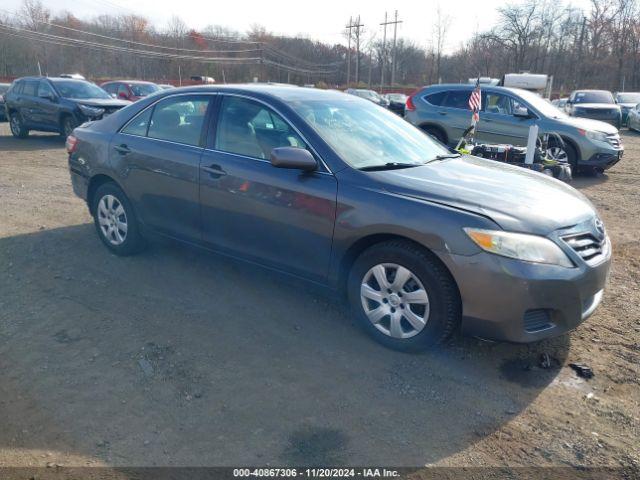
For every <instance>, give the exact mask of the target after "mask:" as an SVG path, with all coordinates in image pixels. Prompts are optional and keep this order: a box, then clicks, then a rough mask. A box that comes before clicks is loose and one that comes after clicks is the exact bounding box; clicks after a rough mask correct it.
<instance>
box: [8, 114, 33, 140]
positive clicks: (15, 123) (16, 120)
mask: <svg viewBox="0 0 640 480" xmlns="http://www.w3.org/2000/svg"><path fill="white" fill-rule="evenodd" d="M9 128H10V130H11V134H12V135H13V136H14V137H16V138H27V137H28V136H29V129H28V128H26V127H25V126H24V122H23V121H22V116H21V115H20V113H18V112H12V113H11V114H10V115H9Z"/></svg>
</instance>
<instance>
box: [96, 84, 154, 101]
mask: <svg viewBox="0 0 640 480" xmlns="http://www.w3.org/2000/svg"><path fill="white" fill-rule="evenodd" d="M101 87H102V88H103V89H104V90H105V91H106V92H107V93H109V94H111V95H112V96H114V98H119V99H120V100H129V101H131V102H135V101H137V100H140V99H141V98H144V97H146V96H147V95H151V94H152V93H156V92H159V91H160V90H161V88H160V87H159V86H158V85H156V84H155V83H153V82H143V81H140V80H117V81H113V82H106V83H103V84H102V85H101Z"/></svg>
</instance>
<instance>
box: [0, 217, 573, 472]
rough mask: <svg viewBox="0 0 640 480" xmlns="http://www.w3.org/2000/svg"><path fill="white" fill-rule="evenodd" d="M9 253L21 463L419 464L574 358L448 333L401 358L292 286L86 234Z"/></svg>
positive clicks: (4, 438) (44, 237)
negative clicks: (132, 251) (68, 458)
mask: <svg viewBox="0 0 640 480" xmlns="http://www.w3.org/2000/svg"><path fill="white" fill-rule="evenodd" d="M0 258H3V259H5V260H4V261H3V262H2V264H1V266H0V291H1V292H3V294H2V296H1V297H0V304H1V308H0V322H1V325H2V329H1V330H0V364H1V365H2V368H1V369H0V382H1V384H2V385H3V395H2V397H1V398H0V409H1V415H2V418H4V420H3V428H2V429H1V431H0V445H2V448H3V449H9V450H11V451H39V450H44V451H47V450H56V451H61V452H74V453H77V454H80V455H83V456H85V457H89V458H93V459H97V460H99V461H103V462H107V463H108V464H110V465H116V466H117V465H121V466H122V465H266V464H271V465H284V464H290V465H337V464H341V465H344V464H351V465H371V464H377V465H397V466H421V465H424V464H426V463H432V462H435V461H437V460H439V459H443V458H445V457H448V456H450V455H452V454H454V453H456V452H460V451H462V450H464V449H465V448H467V447H468V446H470V445H471V444H473V443H475V442H477V441H479V440H481V439H482V438H484V437H485V436H487V435H490V434H491V433H492V432H493V431H495V430H496V429H497V428H499V427H501V426H502V425H503V424H505V423H506V422H509V421H510V420H512V419H513V418H515V416H517V415H518V413H519V412H521V411H522V410H523V409H525V408H527V406H528V405H529V404H530V403H531V402H532V401H533V400H534V399H535V398H536V397H537V396H538V395H539V393H540V392H541V391H542V390H543V389H544V388H545V387H546V386H547V385H548V384H549V383H550V382H551V381H552V380H553V379H554V378H555V377H556V375H557V373H558V371H559V368H560V366H561V365H562V364H563V363H564V362H565V360H566V357H567V354H568V351H569V347H570V342H569V338H568V337H566V336H564V337H560V338H557V339H553V340H550V341H546V342H542V343H538V344H535V345H529V346H522V345H509V344H492V343H488V342H482V341H479V340H476V339H468V338H460V337H455V338H453V339H452V340H451V341H450V342H449V344H448V345H445V346H443V347H442V348H440V349H438V350H436V351H433V352H430V353H425V354H418V355H408V354H402V353H398V352H394V351H391V350H387V349H385V348H383V347H381V346H379V345H378V344H376V343H374V342H373V341H372V340H370V339H369V338H368V337H367V336H366V335H365V334H364V333H363V332H362V331H361V330H360V329H359V328H358V327H357V326H355V325H354V324H353V323H352V322H351V320H350V318H349V315H348V313H347V311H346V309H345V307H344V306H343V304H342V303H341V302H340V301H338V300H336V299H334V298H333V297H332V296H329V295H327V294H326V293H322V292H319V291H315V290H314V289H310V288H307V286H306V285H304V284H303V283H301V282H299V281H297V280H292V279H289V278H285V277H282V276H281V275H277V274H274V273H270V272H267V271H265V270H262V269H259V268H257V267H253V266H249V265H245V264H241V263H238V262H234V261H230V260H227V259H223V258H221V257H218V256H216V255H213V254H210V253H206V252H200V251H194V250H193V249H190V248H183V247H176V246H174V245H167V244H165V243H154V244H153V245H152V247H151V248H150V250H148V251H147V252H145V253H143V254H141V255H138V256H135V257H128V258H120V257H116V256H113V255H111V254H110V253H108V252H107V250H106V249H105V248H104V247H103V246H102V245H101V244H100V242H99V240H98V239H97V236H96V235H95V232H94V231H93V226H92V225H89V224H85V225H77V226H72V227H66V228H59V229H52V230H43V231H38V232H35V233H32V234H25V235H20V236H15V237H8V238H3V239H0ZM543 352H545V353H548V354H549V355H550V358H551V365H550V367H549V366H547V368H542V367H541V366H540V365H539V359H540V355H541V354H542V353H543ZM43 456H44V455H43ZM40 460H41V461H42V462H43V463H44V462H46V461H51V459H50V458H46V459H40ZM36 461H38V460H36ZM5 464H6V462H5Z"/></svg>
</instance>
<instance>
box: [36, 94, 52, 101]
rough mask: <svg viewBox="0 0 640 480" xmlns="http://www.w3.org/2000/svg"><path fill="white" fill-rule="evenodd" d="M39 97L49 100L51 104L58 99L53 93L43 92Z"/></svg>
mask: <svg viewBox="0 0 640 480" xmlns="http://www.w3.org/2000/svg"><path fill="white" fill-rule="evenodd" d="M38 97H40V98H42V99H44V100H49V101H50V102H53V101H54V100H55V99H56V97H55V96H54V95H53V93H51V92H42V93H40V94H38Z"/></svg>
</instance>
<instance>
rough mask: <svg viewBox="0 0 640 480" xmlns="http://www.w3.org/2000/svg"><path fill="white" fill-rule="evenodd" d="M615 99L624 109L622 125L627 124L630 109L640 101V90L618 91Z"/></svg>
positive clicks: (622, 109)
mask: <svg viewBox="0 0 640 480" xmlns="http://www.w3.org/2000/svg"><path fill="white" fill-rule="evenodd" d="M615 99H616V103H617V104H618V105H620V110H621V111H622V125H627V117H628V115H629V111H631V110H633V109H634V108H635V107H636V105H638V104H639V103H640V92H618V93H616V94H615Z"/></svg>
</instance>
